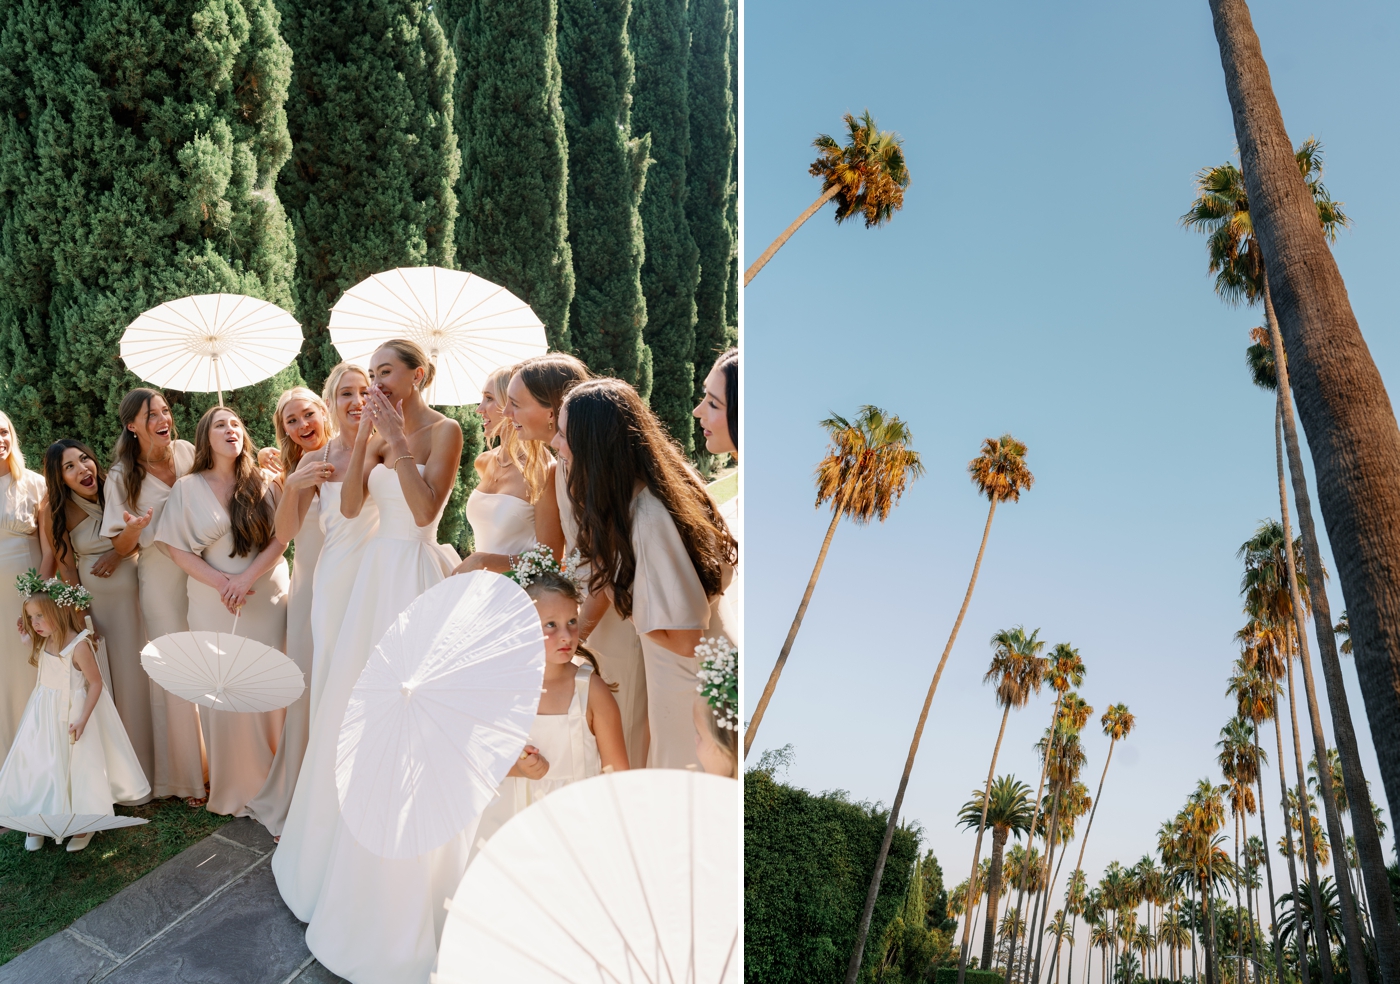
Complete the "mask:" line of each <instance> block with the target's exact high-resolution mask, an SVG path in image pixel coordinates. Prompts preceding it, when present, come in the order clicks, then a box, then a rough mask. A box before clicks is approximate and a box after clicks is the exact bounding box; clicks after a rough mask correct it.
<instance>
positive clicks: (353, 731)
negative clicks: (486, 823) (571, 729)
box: [335, 571, 545, 858]
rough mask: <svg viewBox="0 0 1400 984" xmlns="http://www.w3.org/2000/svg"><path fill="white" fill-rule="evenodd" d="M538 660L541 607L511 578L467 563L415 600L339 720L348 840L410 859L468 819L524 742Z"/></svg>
mask: <svg viewBox="0 0 1400 984" xmlns="http://www.w3.org/2000/svg"><path fill="white" fill-rule="evenodd" d="M544 661H545V650H544V635H543V633H542V632H541V631H540V617H539V613H538V612H537V611H536V610H535V605H534V603H533V602H532V601H531V600H530V596H529V595H527V594H526V593H525V591H524V589H523V588H521V587H520V585H518V584H516V583H515V582H514V581H512V580H511V579H510V578H508V577H504V576H502V575H500V574H495V573H492V572H491V571H472V572H470V573H467V574H460V575H458V576H456V577H452V578H449V579H447V580H446V581H444V582H442V583H441V584H437V585H434V586H433V587H431V588H429V589H428V590H427V591H425V592H423V594H421V595H419V596H418V597H417V598H416V599H414V601H413V603H412V604H411V605H409V606H408V607H407V608H405V609H404V610H403V612H402V613H400V615H399V617H398V618H397V619H396V620H395V621H394V624H393V625H391V626H389V631H387V632H385V633H384V637H383V638H382V639H380V640H379V642H378V644H377V645H375V647H374V651H373V652H372V653H370V656H369V660H368V662H366V664H365V668H364V670H363V671H361V673H360V678H359V680H358V681H357V682H356V683H355V689H354V690H353V691H352V692H351V694H350V703H349V705H348V707H347V709H346V712H345V720H344V722H343V723H342V724H341V727H340V742H339V745H338V747H337V749H336V768H335V780H336V791H337V793H338V794H339V796H340V815H341V818H342V819H343V820H344V822H345V825H346V826H347V827H348V828H349V829H350V831H351V833H352V834H354V837H355V839H356V840H357V841H359V842H360V843H361V844H362V845H364V846H365V847H367V848H369V849H370V851H371V852H373V853H374V854H377V855H379V856H380V857H385V858H413V857H417V856H418V855H420V854H426V853H428V852H429V851H432V850H435V849H437V848H438V847H441V846H442V845H443V844H446V843H447V842H448V841H449V840H451V839H452V838H453V837H455V836H457V835H458V834H460V833H461V832H462V831H463V830H465V829H466V828H467V827H469V826H472V825H474V824H475V823H476V821H477V820H478V819H480V817H481V813H482V811H483V810H485V809H486V806H487V804H489V803H490V802H491V800H492V799H493V798H494V797H495V795H496V789H497V787H498V786H499V785H500V783H501V780H502V779H504V778H505V775H506V773H507V772H508V771H510V768H511V766H512V765H514V764H515V762H516V760H517V758H518V757H519V755H520V750H521V749H522V748H524V747H525V744H526V738H527V737H528V735H529V730H530V724H531V722H533V721H534V719H535V711H536V708H537V707H538V706H539V702H540V685H541V683H542V682H543V676H544Z"/></svg>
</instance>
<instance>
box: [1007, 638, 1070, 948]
mask: <svg viewBox="0 0 1400 984" xmlns="http://www.w3.org/2000/svg"><path fill="white" fill-rule="evenodd" d="M1084 672H1085V671H1084V660H1083V658H1082V657H1081V656H1080V655H1079V650H1077V649H1075V648H1074V647H1072V646H1071V645H1070V644H1069V643H1067V642H1061V643H1058V644H1056V646H1055V648H1054V649H1053V650H1051V651H1050V666H1049V669H1048V671H1047V675H1048V677H1049V680H1050V686H1051V687H1053V688H1054V690H1055V707H1054V709H1053V710H1052V711H1051V712H1050V741H1051V745H1052V746H1053V744H1054V738H1055V722H1056V721H1058V720H1059V718H1060V702H1061V701H1062V700H1063V699H1064V696H1065V694H1066V693H1068V692H1069V690H1070V688H1071V687H1078V686H1080V685H1081V684H1082V683H1083V682H1084ZM1053 752H1054V748H1053V747H1051V748H1049V749H1047V751H1046V754H1045V755H1044V756H1043V761H1042V763H1041V767H1040V782H1039V784H1038V785H1037V786H1036V790H1035V806H1036V816H1035V817H1034V818H1033V819H1032V820H1031V830H1032V831H1034V830H1035V829H1036V824H1037V822H1038V821H1039V819H1040V816H1039V813H1040V799H1041V795H1042V794H1043V793H1044V792H1045V771H1046V769H1048V768H1049V767H1050V757H1051V754H1052V753H1053ZM1047 887H1048V886H1047ZM1036 901H1037V905H1035V906H1033V907H1032V909H1031V925H1032V927H1034V925H1035V922H1036V916H1037V911H1038V908H1039V899H1038V898H1037V900H1036ZM1020 909H1021V894H1020V893H1017V896H1016V911H1018V912H1019V911H1020ZM1041 921H1042V922H1043V921H1044V916H1043V914H1041ZM1015 954H1016V940H1015V938H1014V937H1013V938H1012V940H1011V955H1012V956H1013V957H1014V956H1015ZM1027 973H1029V967H1028V968H1027Z"/></svg>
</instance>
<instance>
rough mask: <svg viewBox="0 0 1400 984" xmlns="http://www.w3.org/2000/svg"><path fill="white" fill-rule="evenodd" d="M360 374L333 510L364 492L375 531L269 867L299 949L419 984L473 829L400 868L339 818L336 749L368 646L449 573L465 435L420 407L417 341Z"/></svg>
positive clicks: (372, 982) (423, 361)
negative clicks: (364, 382)
mask: <svg viewBox="0 0 1400 984" xmlns="http://www.w3.org/2000/svg"><path fill="white" fill-rule="evenodd" d="M369 368H370V377H371V380H370V381H371V383H372V384H373V385H372V386H371V388H370V391H369V394H368V405H367V410H368V416H367V417H366V418H365V422H366V423H368V424H371V425H372V426H361V427H360V428H359V430H358V432H357V433H356V435H355V449H354V451H353V452H352V453H351V455H350V459H349V467H348V468H347V470H346V474H345V481H344V484H343V486H342V488H341V495H340V510H341V513H342V514H343V515H344V516H345V517H346V518H354V517H356V516H358V515H359V513H360V510H361V509H362V508H364V506H365V500H366V497H367V496H372V497H373V499H374V501H375V503H376V504H377V505H378V508H379V529H378V532H377V533H376V535H375V537H374V539H373V540H371V541H370V543H369V546H368V547H367V548H366V549H365V552H364V556H363V560H362V562H361V564H360V568H359V571H358V573H357V575H356V577H355V583H354V586H353V587H352V588H351V589H350V599H349V602H348V604H347V606H346V616H345V621H344V624H342V626H341V628H340V633H339V636H338V637H337V639H336V643H335V648H334V649H333V651H332V653H331V655H330V661H329V666H328V667H327V670H326V676H325V680H324V684H323V687H324V689H323V690H322V692H321V694H320V700H319V702H318V706H317V709H316V714H315V717H314V719H313V720H312V722H311V739H310V743H309V745H308V747H307V752H306V759H305V763H304V765H303V767H302V772H301V777H300V778H299V780H298V781H297V788H296V792H295V793H294V794H293V797H292V805H291V809H290V811H289V813H288V816H287V825H286V827H285V828H284V829H283V832H282V840H281V842H280V843H279V845H278V847H277V851H276V853H275V854H274V855H273V859H272V869H273V873H274V875H275V876H276V878H277V887H278V889H279V890H280V891H281V893H282V898H283V899H284V900H285V901H286V903H287V905H288V907H289V908H290V909H291V910H292V912H294V913H295V914H296V916H297V918H298V919H301V920H303V921H305V922H309V923H310V925H309V926H308V927H307V930H306V944H307V946H308V947H309V948H310V950H311V952H312V953H313V954H315V956H316V958H317V959H318V960H320V961H321V963H322V964H324V965H325V966H326V968H327V969H329V970H330V971H332V972H333V973H335V974H338V975H340V976H341V977H346V978H349V979H350V980H352V981H354V982H356V984H379V982H384V984H399V982H403V981H427V979H428V973H429V971H430V970H431V969H432V965H433V961H434V959H435V957H436V954H437V937H438V934H439V933H440V932H441V931H442V924H443V921H444V919H445V918H446V910H445V909H444V908H443V903H444V902H445V901H446V899H447V898H448V897H450V896H451V895H452V893H453V892H454V891H455V890H456V888H457V883H458V882H459V881H460V880H461V877H462V872H463V871H464V870H465V868H466V861H467V853H468V848H469V845H470V843H471V841H470V838H471V835H472V831H470V830H467V831H464V832H463V833H462V834H460V835H459V836H458V837H456V838H455V839H453V840H452V841H450V842H448V843H447V844H445V845H444V846H442V847H440V848H438V849H437V850H435V851H432V852H430V853H428V854H424V855H420V856H419V857H417V858H412V859H409V860H389V859H386V858H381V857H378V856H376V855H374V854H371V853H370V852H369V851H367V850H366V849H365V848H364V847H362V846H361V845H360V844H359V843H358V842H356V840H355V838H354V836H353V835H352V834H351V833H350V831H349V829H348V828H346V826H345V824H344V822H343V821H342V820H341V819H340V803H339V799H338V797H337V795H336V786H335V759H336V743H337V740H338V738H339V734H340V725H341V722H342V720H343V719H344V717H345V710H346V706H347V705H348V704H349V700H350V692H351V690H352V689H353V688H354V686H355V682H356V681H357V680H358V679H359V676H360V671H361V670H362V669H363V668H364V665H365V663H366V661H367V660H368V659H369V654H370V652H371V650H372V649H373V648H374V646H375V644H376V643H377V642H378V641H379V639H380V637H381V636H383V634H384V632H385V631H386V630H387V629H388V627H389V625H390V624H391V623H392V622H393V620H394V619H395V618H396V617H397V616H398V614H399V613H400V612H401V611H403V610H404V609H405V608H407V607H408V605H409V604H410V603H411V602H412V601H413V599H414V598H416V597H418V595H420V594H422V593H423V592H424V591H426V590H427V589H428V588H430V587H432V586H433V585H435V584H437V583H438V582H440V581H442V580H443V579H444V578H446V577H447V576H448V574H449V573H450V572H451V566H450V565H449V563H448V561H447V558H446V556H445V554H444V552H443V551H441V550H439V548H438V546H437V524H438V520H439V519H440V518H441V516H442V510H443V507H444V506H445V505H446V504H447V498H448V496H449V494H450V493H451V491H452V485H453V482H454V480H455V479H456V475H457V466H458V464H459V462H460V460H461V457H462V431H461V428H460V427H459V426H458V424H457V423H456V421H453V420H451V419H449V418H448V417H445V416H444V415H442V414H440V413H438V412H437V411H436V410H433V409H432V408H431V407H429V406H428V404H427V403H426V401H425V400H424V399H423V390H424V388H425V387H427V386H428V385H429V384H430V383H431V382H432V379H433V372H434V369H433V366H432V365H431V364H430V363H429V361H428V357H427V354H426V353H425V352H424V351H423V350H422V348H420V347H419V346H418V345H416V344H414V343H413V342H411V341H407V340H403V339H395V340H393V341H389V342H386V343H385V344H384V345H383V346H382V347H381V348H380V349H379V350H378V351H377V352H375V353H374V357H373V359H372V360H371V364H370V367H369ZM371 432H373V436H371Z"/></svg>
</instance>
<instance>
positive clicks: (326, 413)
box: [272, 386, 335, 478]
mask: <svg viewBox="0 0 1400 984" xmlns="http://www.w3.org/2000/svg"><path fill="white" fill-rule="evenodd" d="M293 400H305V401H306V402H308V403H310V404H311V405H312V406H314V407H316V409H318V410H320V411H321V416H322V417H323V418H324V419H325V421H326V440H327V441H328V442H329V441H330V439H331V438H332V437H334V436H335V418H334V417H333V416H332V414H331V411H330V409H329V408H328V407H327V406H326V401H325V400H323V399H321V398H320V397H319V396H317V395H316V394H315V393H314V392H312V391H311V390H309V389H307V388H306V387H305V386H293V387H292V388H291V389H289V390H286V391H285V392H284V393H283V394H282V395H281V396H279V397H278V398H277V409H276V410H274V411H273V413H272V427H273V430H275V431H276V432H277V448H278V450H279V451H281V452H282V454H281V459H282V475H283V477H284V478H285V477H286V476H288V475H290V474H291V473H292V472H294V471H296V468H297V465H298V464H299V463H300V462H301V458H302V455H304V454H305V453H306V449H305V448H303V447H302V446H301V445H300V444H298V443H297V442H296V441H293V440H292V438H291V435H290V434H288V433H287V425H286V423H284V422H283V420H282V411H283V410H285V409H286V408H287V404H288V403H291V402H292V401H293Z"/></svg>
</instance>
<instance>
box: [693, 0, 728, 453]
mask: <svg viewBox="0 0 1400 984" xmlns="http://www.w3.org/2000/svg"><path fill="white" fill-rule="evenodd" d="M733 35H734V19H733V15H732V13H731V10H730V6H729V0H690V86H689V89H690V92H689V95H690V161H689V163H688V164H687V166H686V184H687V189H686V199H685V211H686V216H687V218H688V219H689V222H690V231H691V234H692V235H693V236H694V237H695V245H696V248H697V249H698V250H699V254H700V281H699V283H698V284H697V285H696V288H695V315H696V317H695V383H694V387H693V390H692V392H691V396H690V405H691V406H694V405H695V404H696V403H697V402H699V400H700V398H701V397H702V396H703V395H704V393H705V377H706V376H707V375H709V372H710V366H711V365H712V364H713V363H714V360H715V357H716V356H717V355H719V353H720V352H723V351H724V350H725V349H727V348H728V347H729V346H730V345H733V344H734V341H735V337H736V333H735V332H734V331H733V330H732V328H731V322H730V321H729V317H728V315H729V304H728V295H729V276H730V267H731V265H732V260H733V258H734V256H735V255H736V254H735V250H734V226H733V225H732V224H731V222H730V217H729V203H730V199H731V198H732V197H733V193H734V154H735V147H736V145H737V142H736V140H735V135H734V118H733V110H734V105H733V101H732V96H731V94H730V88H729V86H730V74H731V73H730V64H729V45H730V41H731V39H732V38H733ZM692 427H693V428H694V430H695V446H696V449H697V450H702V449H703V448H704V444H705V441H704V434H703V433H702V431H701V430H700V429H699V422H698V421H693V423H692Z"/></svg>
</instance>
